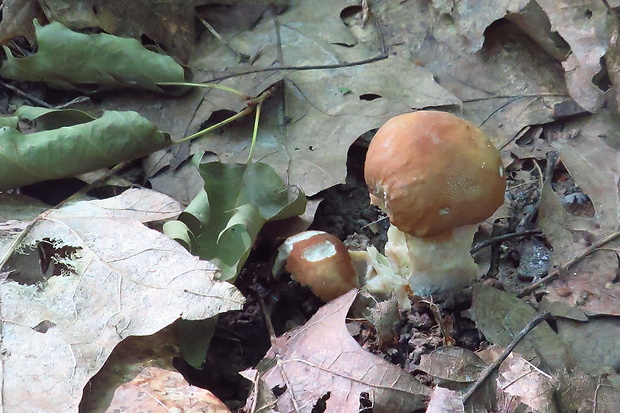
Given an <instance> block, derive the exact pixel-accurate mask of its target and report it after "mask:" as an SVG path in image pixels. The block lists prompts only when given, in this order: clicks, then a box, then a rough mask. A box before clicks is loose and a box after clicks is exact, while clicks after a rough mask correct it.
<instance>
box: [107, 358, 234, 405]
mask: <svg viewBox="0 0 620 413" xmlns="http://www.w3.org/2000/svg"><path fill="white" fill-rule="evenodd" d="M175 409H176V410H175ZM122 411H128V412H142V413H169V412H171V411H181V412H186V413H200V412H205V411H206V412H209V413H230V410H229V409H228V407H226V405H225V404H224V403H222V401H220V400H219V399H218V398H217V397H215V396H214V395H213V393H211V392H210V391H208V390H205V389H201V388H200V387H195V386H192V385H190V384H189V383H188V382H187V381H186V380H185V379H184V378H183V376H182V375H181V374H180V373H178V372H176V371H170V370H164V369H162V368H160V367H145V368H143V369H142V370H141V371H140V373H139V374H138V375H137V376H136V377H135V378H134V379H133V380H131V381H130V382H129V383H126V384H124V385H122V386H121V387H119V388H118V389H117V390H116V392H115V393H114V399H113V400H112V402H111V403H110V407H109V408H108V409H107V410H106V412H108V413H114V412H122Z"/></svg>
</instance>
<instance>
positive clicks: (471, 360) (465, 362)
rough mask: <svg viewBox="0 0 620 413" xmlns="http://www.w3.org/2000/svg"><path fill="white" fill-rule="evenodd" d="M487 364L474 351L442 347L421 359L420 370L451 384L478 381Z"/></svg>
mask: <svg viewBox="0 0 620 413" xmlns="http://www.w3.org/2000/svg"><path fill="white" fill-rule="evenodd" d="M485 367H486V364H485V363H484V362H483V361H482V360H481V359H480V357H478V356H477V355H476V353H474V352H473V351H470V350H466V349H463V348H460V347H453V346H446V347H440V348H438V349H436V350H434V351H433V352H431V353H430V354H423V355H422V357H421V358H420V367H419V368H420V370H422V371H423V372H426V373H428V374H430V375H431V376H433V377H437V378H440V379H442V380H448V381H450V382H457V383H471V382H474V381H476V379H477V378H478V376H479V375H480V373H481V372H482V370H484V368H485Z"/></svg>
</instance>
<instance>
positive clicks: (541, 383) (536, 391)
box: [476, 346, 559, 413]
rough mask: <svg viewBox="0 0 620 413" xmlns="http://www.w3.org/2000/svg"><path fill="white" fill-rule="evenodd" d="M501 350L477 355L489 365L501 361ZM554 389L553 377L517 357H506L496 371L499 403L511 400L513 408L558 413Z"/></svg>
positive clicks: (514, 355) (512, 354)
mask: <svg viewBox="0 0 620 413" xmlns="http://www.w3.org/2000/svg"><path fill="white" fill-rule="evenodd" d="M503 350H504V349H503V348H501V347H499V346H492V347H489V348H488V349H485V350H484V351H481V352H478V353H476V354H478V355H479V356H480V357H481V358H482V359H483V360H484V361H486V362H487V363H489V364H490V363H492V362H493V361H494V360H495V359H497V358H499V357H500V355H501V353H502V352H503ZM556 387H557V383H556V382H555V380H554V379H553V377H552V376H550V375H548V374H546V373H545V372H543V371H541V370H540V369H538V368H536V367H535V366H534V365H532V364H531V363H530V362H529V361H527V360H526V359H524V358H523V357H521V356H520V355H518V354H516V353H511V354H509V355H508V357H507V358H506V360H504V362H503V363H502V364H501V365H500V366H499V368H498V371H497V377H496V387H495V389H496V392H497V395H496V397H497V402H498V403H500V402H501V401H502V400H511V401H512V404H513V405H515V407H516V406H518V405H519V404H522V405H526V406H527V407H529V408H530V409H531V411H533V412H549V413H554V412H558V411H559V410H558V407H557V403H556V401H555V398H556V397H557V395H556V393H555V390H556ZM515 410H516V409H515ZM515 410H506V411H515Z"/></svg>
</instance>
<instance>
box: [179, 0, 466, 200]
mask: <svg viewBox="0 0 620 413" xmlns="http://www.w3.org/2000/svg"><path fill="white" fill-rule="evenodd" d="M351 4H356V3H354V2H351V1H346V0H341V1H338V2H334V1H326V0H323V1H322V2H300V1H295V2H292V3H291V5H290V6H289V8H288V9H287V10H286V11H285V12H284V13H283V14H281V15H280V16H278V23H279V24H280V26H279V31H280V33H279V34H280V36H279V39H280V42H281V53H282V59H283V64H284V65H294V66H296V67H304V66H306V67H307V66H313V65H337V64H343V65H344V64H346V63H351V62H355V61H360V60H363V59H369V58H373V57H377V56H380V55H381V53H382V51H381V49H380V47H379V45H378V44H367V43H364V42H362V41H361V40H358V39H357V38H356V36H355V35H354V34H353V32H354V30H353V28H349V27H347V25H345V23H344V22H343V21H342V19H341V18H340V15H341V12H342V10H343V9H345V8H346V7H347V6H349V5H351ZM360 28H361V26H360ZM360 28H358V29H360ZM360 30H361V29H360ZM363 31H364V32H371V33H375V34H376V33H377V31H376V28H375V27H374V26H371V25H368V26H367V27H366V28H365V29H363ZM364 38H365V37H364ZM276 41H277V36H276V33H275V32H274V24H273V21H272V19H271V18H264V19H262V20H261V21H260V22H259V24H257V25H256V27H254V28H253V30H252V31H246V32H243V33H239V34H238V35H237V36H236V37H235V38H234V41H232V42H231V45H233V46H234V47H236V48H237V49H240V50H244V51H247V53H252V51H254V50H258V51H259V52H256V53H259V54H258V56H259V60H258V61H257V63H255V64H254V67H256V66H258V67H261V66H260V65H262V67H272V66H273V64H274V63H275V62H277V61H278V44H277V42H276ZM221 49H225V50H226V53H227V54H228V55H233V53H232V52H231V51H230V50H228V49H227V48H224V46H222V47H221ZM213 53H214V54H215V55H217V54H218V53H220V54H222V53H224V52H223V51H222V50H218V51H213ZM229 59H230V58H229ZM231 72H232V71H231ZM386 73H397V74H398V76H386V75H385V74H386ZM251 76H255V75H248V76H244V77H242V78H244V79H247V78H249V77H251ZM282 78H284V82H282V83H281V86H280V88H279V89H278V90H277V91H276V93H275V95H274V97H273V98H272V99H271V101H269V102H267V103H266V105H265V107H264V108H263V109H264V111H263V113H264V114H267V115H263V118H262V119H261V123H260V126H259V134H258V141H257V146H256V148H255V159H260V160H261V162H265V163H268V164H270V165H272V166H273V167H274V168H275V169H276V170H277V171H278V172H279V173H280V174H281V175H282V176H284V177H285V181H286V182H287V183H289V184H291V185H296V186H299V187H300V188H302V189H303V190H304V192H305V193H306V194H308V195H313V194H316V193H317V192H319V191H321V190H322V189H325V188H327V187H330V186H333V185H335V184H338V183H343V182H344V179H345V176H346V156H347V151H348V149H349V147H350V145H351V144H352V143H353V142H354V141H355V140H356V139H357V138H358V137H359V136H361V135H362V134H364V133H365V132H368V131H369V130H372V129H376V128H378V127H379V126H381V125H382V124H383V123H384V122H385V121H386V120H387V119H389V118H390V117H392V116H394V115H396V114H400V113H403V112H408V111H411V110H412V109H421V108H424V107H436V106H447V105H459V104H460V101H459V100H458V99H457V98H456V97H454V96H453V95H452V94H451V93H449V92H447V91H446V90H445V89H443V88H441V87H439V86H438V85H437V84H436V82H435V80H434V79H433V76H432V73H430V72H429V71H427V70H425V69H423V68H420V67H417V66H415V65H412V64H411V62H410V61H409V60H407V59H403V58H401V57H398V56H390V57H388V58H386V59H383V60H379V61H375V62H371V63H366V64H360V65H354V66H351V67H342V68H325V69H320V70H297V71H286V72H283V73H278V74H277V75H276V74H275V73H274V74H273V76H272V77H271V78H270V80H271V81H272V82H276V81H278V80H279V79H282ZM246 81H247V80H246ZM269 114H271V115H269ZM251 128H252V122H251V121H246V122H244V123H240V124H238V125H236V126H233V127H229V128H226V129H225V130H224V131H223V132H222V133H223V137H222V138H219V139H202V140H199V141H196V142H194V143H193V144H192V147H191V151H190V152H191V153H195V152H197V151H200V150H207V151H210V152H214V153H216V154H217V155H218V157H219V158H220V160H221V161H223V162H231V163H232V162H245V161H246V158H247V153H248V150H249V144H250V139H249V137H250V136H251Z"/></svg>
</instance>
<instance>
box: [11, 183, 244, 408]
mask: <svg viewBox="0 0 620 413" xmlns="http://www.w3.org/2000/svg"><path fill="white" fill-rule="evenodd" d="M153 197H155V198H153ZM178 210H179V205H178V204H177V203H176V202H175V201H173V200H171V199H170V198H167V197H163V198H162V196H161V195H158V194H155V193H153V192H152V191H148V190H134V191H128V192H125V193H124V194H121V195H119V196H117V197H114V198H110V199H106V200H102V201H84V202H79V203H76V204H72V205H69V206H67V207H66V209H65V208H60V209H58V210H51V211H48V212H46V213H44V214H43V215H42V216H41V217H40V218H39V219H38V220H37V222H36V223H35V225H34V226H33V227H32V229H31V230H30V232H29V233H28V234H26V235H25V237H24V239H23V242H22V244H21V247H20V250H19V252H16V253H15V254H14V255H13V256H12V257H11V258H10V260H9V261H8V263H7V265H6V266H5V267H4V268H3V269H2V271H3V281H2V284H1V286H0V294H1V305H2V316H3V318H2V352H3V354H4V355H5V356H4V362H3V367H4V372H3V373H4V377H3V396H4V400H3V404H4V408H5V409H6V410H7V411H74V412H77V406H78V403H79V401H80V397H81V393H82V391H81V390H82V388H83V387H84V385H85V384H86V383H87V381H88V380H89V379H90V377H92V376H93V375H94V374H95V373H96V372H97V371H98V370H99V369H100V368H101V366H102V365H103V363H104V362H105V360H106V358H107V357H108V356H109V355H110V353H111V351H112V349H113V348H114V346H115V345H116V344H118V343H119V342H120V341H121V340H122V339H124V338H125V337H128V336H131V335H149V334H153V333H155V332H156V331H158V330H160V329H161V328H163V327H165V326H167V325H169V324H170V323H172V322H173V321H175V320H176V319H178V318H180V317H182V318H184V319H192V320H195V319H205V318H209V317H212V316H214V315H216V314H218V313H221V312H223V311H228V310H233V309H238V308H240V306H241V304H242V302H243V297H242V296H241V294H240V293H239V292H238V291H237V290H236V289H235V287H233V286H232V285H231V284H229V283H226V282H219V281H215V280H214V278H215V276H216V275H217V272H218V271H217V269H216V268H215V267H214V266H213V265H212V264H211V263H209V262H206V261H200V260H199V259H198V258H196V257H194V256H192V255H190V254H189V253H188V252H187V251H185V250H184V249H183V248H182V247H181V246H180V245H178V244H177V243H176V242H175V241H173V240H171V239H169V238H168V237H166V236H165V235H163V234H161V233H159V232H157V231H154V230H150V229H148V228H147V227H145V226H144V225H143V224H142V223H141V222H147V221H152V220H154V219H156V220H159V219H161V218H165V217H168V218H169V217H170V216H171V215H175V214H177V213H178ZM37 252H38V254H37Z"/></svg>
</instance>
